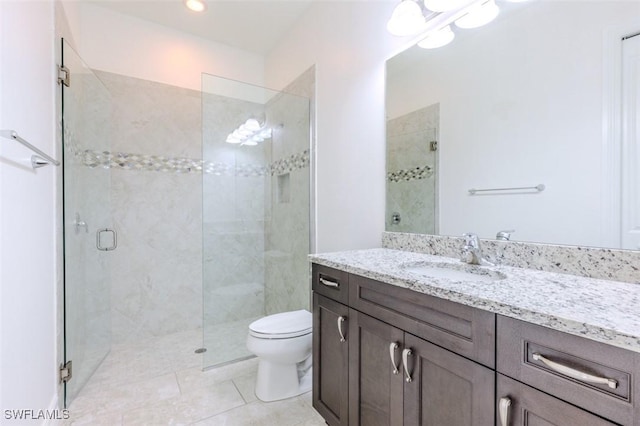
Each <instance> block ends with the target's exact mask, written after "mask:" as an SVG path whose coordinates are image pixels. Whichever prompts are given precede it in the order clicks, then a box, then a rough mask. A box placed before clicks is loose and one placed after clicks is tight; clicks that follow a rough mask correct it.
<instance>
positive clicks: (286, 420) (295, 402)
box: [195, 398, 324, 426]
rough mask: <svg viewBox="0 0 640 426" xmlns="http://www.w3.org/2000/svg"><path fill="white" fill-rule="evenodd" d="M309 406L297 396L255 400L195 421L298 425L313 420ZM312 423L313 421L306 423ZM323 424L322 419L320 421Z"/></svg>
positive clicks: (206, 425) (204, 425) (218, 425)
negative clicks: (282, 398)
mask: <svg viewBox="0 0 640 426" xmlns="http://www.w3.org/2000/svg"><path fill="white" fill-rule="evenodd" d="M312 414H313V413H311V412H310V410H309V407H308V406H307V405H306V404H305V403H304V402H303V401H302V400H301V399H299V398H291V399H287V400H284V401H276V402H261V401H255V402H252V403H250V404H247V405H244V406H242V407H239V408H234V409H233V410H229V411H226V412H224V413H222V414H218V415H217V416H213V417H210V418H208V419H205V420H203V421H201V422H198V423H195V424H196V425H199V426H271V425H273V426H298V425H300V424H301V422H306V421H309V422H311V421H312V420H313V417H312ZM306 424H309V425H312V424H313V423H306ZM318 424H319V425H320V424H322V425H323V424H324V421H323V422H322V423H318Z"/></svg>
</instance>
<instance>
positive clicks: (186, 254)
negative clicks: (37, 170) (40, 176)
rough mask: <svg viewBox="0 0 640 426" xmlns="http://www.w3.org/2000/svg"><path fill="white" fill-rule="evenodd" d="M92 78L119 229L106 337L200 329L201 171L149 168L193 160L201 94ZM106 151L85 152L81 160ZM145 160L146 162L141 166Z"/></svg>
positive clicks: (140, 82) (198, 143) (103, 74)
mask: <svg viewBox="0 0 640 426" xmlns="http://www.w3.org/2000/svg"><path fill="white" fill-rule="evenodd" d="M97 75H98V77H99V78H100V79H101V80H102V81H103V82H104V83H105V85H106V86H107V88H108V90H109V93H110V94H111V97H112V108H113V109H112V123H113V137H112V140H111V155H110V156H109V158H111V161H110V162H111V165H112V167H111V186H112V189H111V197H112V211H111V213H112V215H113V221H114V224H115V228H116V230H117V232H118V248H117V250H115V251H113V252H111V253H109V254H110V255H111V262H112V263H111V266H112V274H111V275H112V285H111V320H112V331H113V342H114V343H123V342H130V341H135V340H140V339H144V338H148V337H152V336H160V335H165V334H169V333H174V332H179V331H185V330H190V329H195V328H199V327H201V324H202V284H201V283H202V260H201V259H202V248H201V238H200V232H201V223H202V212H201V200H202V198H201V197H202V180H201V176H202V175H201V174H200V173H190V172H189V171H190V170H189V169H181V168H175V167H173V165H171V164H169V166H168V167H167V164H166V162H165V163H164V165H163V166H162V167H160V166H158V167H156V169H157V170H160V169H161V170H164V171H155V170H152V169H153V168H154V166H153V164H154V163H158V162H159V159H158V158H157V157H159V156H161V157H169V158H191V159H199V158H200V156H201V137H202V131H201V96H200V92H197V91H193V90H188V89H182V88H177V87H173V86H168V85H165V84H160V83H155V82H150V81H145V80H140V79H136V78H132V77H126V76H121V75H117V74H111V73H106V72H97ZM117 153H127V154H137V156H135V155H134V156H131V155H129V156H123V155H120V156H119V155H118V154H117ZM105 155H106V154H101V153H99V152H98V153H92V156H93V158H89V159H86V160H85V161H88V162H91V161H94V160H95V157H96V156H97V157H100V156H103V157H104V156H105ZM145 156H146V157H145ZM153 156H156V157H153ZM195 161H196V162H197V161H198V160H195ZM108 162H109V161H107V163H108ZM169 163H171V162H169ZM145 164H147V165H151V167H147V168H145V167H141V166H142V165H145ZM193 171H195V170H193Z"/></svg>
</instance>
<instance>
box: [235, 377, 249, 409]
mask: <svg viewBox="0 0 640 426" xmlns="http://www.w3.org/2000/svg"><path fill="white" fill-rule="evenodd" d="M231 383H233V387H234V388H236V391H237V392H238V394H239V395H240V398H242V400H243V401H244V405H247V404H248V402H247V400H246V399H245V397H244V395H243V394H242V392H240V389H238V385H236V381H235V379H231Z"/></svg>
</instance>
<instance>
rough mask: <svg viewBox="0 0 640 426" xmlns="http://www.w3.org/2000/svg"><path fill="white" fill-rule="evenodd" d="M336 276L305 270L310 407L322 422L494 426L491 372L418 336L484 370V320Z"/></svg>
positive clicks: (490, 357) (489, 331)
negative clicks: (309, 285)
mask: <svg viewBox="0 0 640 426" xmlns="http://www.w3.org/2000/svg"><path fill="white" fill-rule="evenodd" d="M338 275H339V274H338V273H337V272H334V271H333V270H331V269H330V268H326V267H321V266H318V265H314V266H313V276H314V280H313V289H314V296H313V300H314V302H313V305H314V347H313V356H314V389H313V392H314V394H313V405H314V407H315V408H316V410H317V411H318V412H319V413H320V414H321V415H322V416H323V417H324V418H325V420H326V421H327V423H328V424H329V425H331V426H334V425H346V424H348V425H366V426H378V425H380V426H383V425H403V424H404V425H439V426H490V425H493V423H494V418H495V415H494V404H493V402H494V395H495V378H494V375H495V373H494V371H493V370H492V369H490V368H487V367H485V366H483V365H481V364H479V363H477V362H475V361H472V360H470V359H467V358H465V357H463V356H460V355H456V354H455V353H453V352H451V351H450V350H447V349H444V348H442V347H440V346H437V345H436V344H434V343H432V342H429V341H427V340H426V339H425V338H423V337H425V336H428V337H431V338H432V339H433V340H435V341H437V342H439V343H441V344H442V345H444V346H445V347H447V346H448V348H454V349H458V350H460V351H463V352H465V354H469V355H473V356H475V357H476V358H478V359H482V360H484V361H486V362H487V363H489V364H493V363H494V349H495V344H494V342H495V335H494V333H493V331H494V329H495V323H494V322H492V321H491V320H494V317H495V316H494V315H493V314H488V316H483V315H482V314H480V316H479V317H478V316H476V313H474V312H473V311H474V309H473V308H469V307H464V306H462V305H458V304H454V303H451V304H450V302H446V301H443V300H440V299H437V298H433V297H431V296H427V295H425V294H421V293H416V292H413V291H410V290H406V289H401V288H396V287H389V286H388V285H386V284H383V283H379V282H376V281H374V280H369V279H366V278H363V277H360V276H356V275H348V277H343V278H342V280H339V279H336V276H338ZM327 277H329V278H332V279H329V278H327ZM321 278H323V280H324V282H323V281H321ZM337 281H340V285H339V286H335V285H334V284H333V283H336V282H337ZM327 283H329V284H328V285H327ZM385 286H386V287H385ZM345 288H348V293H349V297H348V299H347V302H346V304H343V303H340V302H339V301H338V300H337V299H338V298H339V297H340V295H341V293H340V291H342V290H343V289H345ZM385 290H386V291H385ZM389 290H392V291H389ZM320 293H321V294H320ZM327 296H328V297H327ZM331 296H333V298H330V297H331ZM438 300H440V303H437V302H438ZM442 302H444V303H442ZM369 314H374V315H376V317H377V318H374V317H373V316H372V315H369ZM341 317H342V318H343V319H342V320H341V319H340V318H341ZM382 319H384V320H385V321H383V320H382ZM487 321H488V323H485V322H487ZM347 324H348V326H346V325H347ZM345 326H346V327H345ZM345 331H346V332H345ZM409 331H412V332H414V333H415V334H418V335H419V336H416V335H414V334H413V333H410V332H409ZM484 340H488V341H489V343H487V342H485V341H484ZM324 345H326V347H324ZM485 348H486V349H487V350H488V353H485ZM345 356H346V357H348V365H346V366H345V363H344V360H345ZM337 376H339V377H337ZM345 381H347V382H348V386H347V387H348V392H347V393H348V396H347V397H346V398H345V396H344V392H345ZM345 401H348V404H347V406H346V407H345V405H343V403H344V402H345Z"/></svg>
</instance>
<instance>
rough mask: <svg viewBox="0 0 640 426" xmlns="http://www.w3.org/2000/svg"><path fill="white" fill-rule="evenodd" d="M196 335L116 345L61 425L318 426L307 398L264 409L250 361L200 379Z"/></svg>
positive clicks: (198, 338) (197, 332)
mask: <svg viewBox="0 0 640 426" xmlns="http://www.w3.org/2000/svg"><path fill="white" fill-rule="evenodd" d="M201 333H202V332H201V331H200V330H194V331H189V332H184V333H176V334H173V335H170V336H165V337H162V338H156V339H150V340H146V341H142V342H136V343H132V344H126V345H116V346H114V347H113V348H112V350H111V352H110V353H109V355H108V356H107V358H106V359H105V360H104V362H103V363H102V364H101V365H100V367H99V368H98V370H97V371H96V372H95V374H94V375H93V376H92V378H91V379H90V380H89V382H88V383H87V384H86V385H85V386H84V388H83V389H82V390H81V391H80V392H79V395H78V396H77V397H76V398H75V400H74V401H73V402H72V404H71V407H70V408H69V410H70V414H71V418H70V419H69V420H68V421H66V422H65V423H64V424H65V425H109V426H115V425H191V424H193V425H228V426H244V425H260V426H270V425H273V426H303V425H304V426H316V425H317V426H323V425H325V422H324V420H323V419H322V418H321V417H320V416H319V415H318V414H317V413H316V412H315V410H313V408H312V407H311V394H310V393H307V394H305V395H302V396H299V397H295V398H291V399H288V400H284V401H278V402H271V403H264V402H261V401H259V400H258V399H257V398H256V397H255V395H254V393H253V384H254V381H255V375H256V371H257V366H258V363H257V360H256V359H255V358H252V359H249V360H245V361H240V362H237V363H233V364H229V365H226V366H222V367H218V368H213V369H210V370H207V371H204V372H203V371H202V369H201V364H202V355H198V354H195V353H194V350H195V349H196V348H198V347H200V346H201V345H202V334H201Z"/></svg>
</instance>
